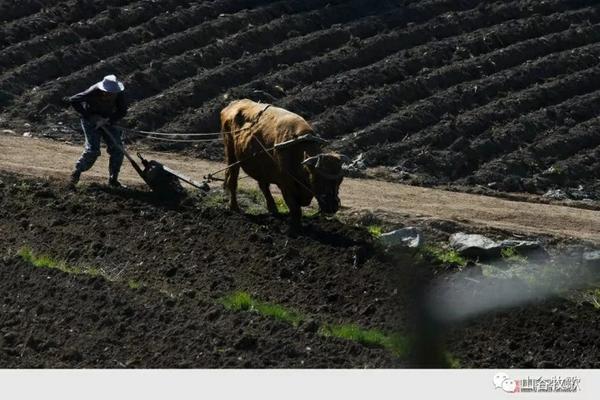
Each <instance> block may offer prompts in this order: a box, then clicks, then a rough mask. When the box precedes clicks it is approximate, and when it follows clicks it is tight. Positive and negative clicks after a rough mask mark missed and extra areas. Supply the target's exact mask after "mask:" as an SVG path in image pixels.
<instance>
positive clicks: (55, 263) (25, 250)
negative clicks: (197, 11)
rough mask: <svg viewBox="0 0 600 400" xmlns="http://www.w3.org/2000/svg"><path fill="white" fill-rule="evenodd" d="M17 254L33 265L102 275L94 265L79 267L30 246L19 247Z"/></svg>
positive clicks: (77, 273)
mask: <svg viewBox="0 0 600 400" xmlns="http://www.w3.org/2000/svg"><path fill="white" fill-rule="evenodd" d="M17 255H18V256H19V257H21V258H22V259H23V260H24V261H27V262H28V263H30V264H31V265H33V266H34V267H37V268H48V269H56V270H58V271H61V272H64V273H67V274H74V275H80V274H85V275H90V276H101V275H102V271H100V270H99V269H97V268H94V267H79V266H74V265H69V264H67V263H66V262H64V261H62V260H57V259H54V258H52V257H50V256H48V255H45V254H35V253H34V252H33V250H31V248H29V247H22V248H21V249H19V251H18V253H17Z"/></svg>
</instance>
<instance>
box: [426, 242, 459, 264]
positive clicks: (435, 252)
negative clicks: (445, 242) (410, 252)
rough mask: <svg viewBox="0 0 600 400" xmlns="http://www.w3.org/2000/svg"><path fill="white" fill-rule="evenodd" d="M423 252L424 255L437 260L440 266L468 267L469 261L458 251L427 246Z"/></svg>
mask: <svg viewBox="0 0 600 400" xmlns="http://www.w3.org/2000/svg"><path fill="white" fill-rule="evenodd" d="M421 252H422V254H424V255H426V256H428V257H431V258H433V259H435V260H436V261H437V262H438V263H440V264H452V265H459V266H461V267H464V266H465V265H467V259H466V258H464V257H463V256H461V255H460V254H459V253H458V252H457V251H456V250H452V249H445V248H442V247H437V246H433V245H427V246H424V247H423V249H422V250H421Z"/></svg>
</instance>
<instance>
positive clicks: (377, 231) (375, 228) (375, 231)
mask: <svg viewBox="0 0 600 400" xmlns="http://www.w3.org/2000/svg"><path fill="white" fill-rule="evenodd" d="M367 230H368V231H369V233H370V234H371V236H373V237H374V238H378V237H380V236H381V234H382V233H383V228H382V227H381V226H379V225H369V226H367Z"/></svg>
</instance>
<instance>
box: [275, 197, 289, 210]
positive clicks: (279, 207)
mask: <svg viewBox="0 0 600 400" xmlns="http://www.w3.org/2000/svg"><path fill="white" fill-rule="evenodd" d="M274 199H275V205H276V206H277V211H279V213H280V214H287V213H289V212H290V209H289V208H288V206H287V204H286V203H285V200H284V199H283V197H279V196H275V197H274Z"/></svg>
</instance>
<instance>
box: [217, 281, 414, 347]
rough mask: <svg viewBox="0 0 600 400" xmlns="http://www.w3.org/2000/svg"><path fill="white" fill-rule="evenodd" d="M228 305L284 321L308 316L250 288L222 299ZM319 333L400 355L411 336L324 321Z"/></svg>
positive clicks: (299, 321)
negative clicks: (255, 294)
mask: <svg viewBox="0 0 600 400" xmlns="http://www.w3.org/2000/svg"><path fill="white" fill-rule="evenodd" d="M221 303H222V304H223V305H224V306H225V308H227V309H229V310H234V311H251V312H257V313H259V314H261V315H265V316H268V317H273V318H276V319H278V320H280V321H285V322H287V323H290V324H292V325H294V326H298V325H299V324H300V323H301V322H302V321H305V320H307V319H308V318H307V317H305V316H303V315H301V314H299V313H298V312H296V311H292V310H288V309H286V308H285V307H283V306H280V305H278V304H272V303H266V302H261V301H258V300H256V299H254V298H252V296H251V295H250V294H249V293H247V292H235V293H233V294H231V295H229V296H226V297H225V298H223V299H221ZM319 334H321V335H322V336H326V337H337V338H341V339H346V340H352V341H354V342H357V343H361V344H363V345H366V346H378V347H383V348H385V349H388V350H390V351H392V352H393V353H394V354H396V355H397V356H402V355H405V354H406V352H407V350H408V347H409V345H408V340H407V339H406V338H405V337H403V336H401V335H398V334H395V335H387V334H385V333H383V332H381V331H379V330H377V329H364V328H361V327H359V326H357V325H353V324H349V325H323V326H321V328H320V329H319Z"/></svg>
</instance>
